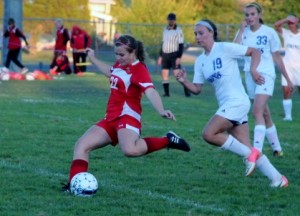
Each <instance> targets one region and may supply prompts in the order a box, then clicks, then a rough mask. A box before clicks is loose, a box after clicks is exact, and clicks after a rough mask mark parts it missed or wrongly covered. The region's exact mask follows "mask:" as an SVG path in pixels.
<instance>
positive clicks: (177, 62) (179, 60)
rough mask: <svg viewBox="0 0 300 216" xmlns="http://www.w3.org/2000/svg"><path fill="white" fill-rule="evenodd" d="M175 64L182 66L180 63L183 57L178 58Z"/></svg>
mask: <svg viewBox="0 0 300 216" xmlns="http://www.w3.org/2000/svg"><path fill="white" fill-rule="evenodd" d="M175 64H176V66H180V64H181V59H180V58H177V59H176V61H175Z"/></svg>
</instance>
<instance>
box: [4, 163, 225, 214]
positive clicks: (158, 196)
mask: <svg viewBox="0 0 300 216" xmlns="http://www.w3.org/2000/svg"><path fill="white" fill-rule="evenodd" d="M0 167H2V168H9V169H15V170H19V171H22V170H23V171H24V170H26V171H29V172H32V173H35V174H38V175H42V176H45V177H53V176H55V177H59V178H65V179H67V175H66V174H62V173H54V172H50V171H49V170H46V169H34V170H30V169H28V168H26V166H24V165H23V164H14V163H10V162H8V161H5V160H0ZM98 182H99V185H100V186H102V187H104V188H107V189H110V190H115V191H127V192H131V193H133V194H137V195H140V196H144V197H149V198H152V199H155V200H157V199H160V200H164V201H167V202H168V203H170V204H176V205H178V206H187V207H191V208H196V209H206V210H210V211H213V212H223V211H224V209H223V208H219V207H215V206H214V205H203V204H201V203H199V202H197V201H194V200H189V199H182V198H177V197H173V196H169V195H165V194H161V193H157V192H153V191H150V190H139V189H135V188H130V187H126V186H125V185H123V186H120V185H114V184H111V183H109V182H107V181H104V180H102V181H99V180H98Z"/></svg>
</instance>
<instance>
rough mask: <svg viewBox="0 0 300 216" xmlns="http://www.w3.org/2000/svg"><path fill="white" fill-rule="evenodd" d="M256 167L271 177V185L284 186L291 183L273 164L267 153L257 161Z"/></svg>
mask: <svg viewBox="0 0 300 216" xmlns="http://www.w3.org/2000/svg"><path fill="white" fill-rule="evenodd" d="M256 167H257V168H258V169H259V170H260V171H261V172H262V174H263V175H265V176H267V177H268V179H270V181H271V184H270V186H271V187H279V188H284V187H287V186H288V185H289V182H288V179H287V178H286V177H285V176H284V175H282V174H281V173H280V172H279V171H278V170H277V169H276V168H275V167H274V166H273V165H272V164H271V162H270V161H269V159H268V158H267V157H266V156H265V155H262V156H261V157H260V158H259V159H258V160H257V161H256Z"/></svg>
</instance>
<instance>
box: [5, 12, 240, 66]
mask: <svg viewBox="0 0 300 216" xmlns="http://www.w3.org/2000/svg"><path fill="white" fill-rule="evenodd" d="M54 21H55V19H46V18H26V19H24V20H23V33H24V34H25V35H26V37H27V39H28V42H29V45H30V50H29V53H25V52H23V55H22V61H23V62H24V63H25V64H27V65H28V64H32V65H39V67H40V68H41V67H43V68H48V65H49V64H50V62H51V60H52V56H53V50H54V43H55V34H56V29H55V24H54ZM63 24H64V27H65V28H67V29H68V30H69V32H70V33H71V29H72V27H73V26H74V25H77V26H79V27H80V28H82V29H84V30H85V31H87V32H88V34H89V35H90V36H91V38H92V48H93V49H95V52H96V53H97V54H98V55H100V56H101V57H102V59H104V60H106V61H107V62H113V61H114V53H113V42H114V36H115V34H116V32H117V33H118V34H120V35H122V34H130V35H133V36H134V37H135V38H136V39H138V40H140V41H142V42H143V44H144V46H145V50H146V53H147V59H148V61H152V63H153V61H155V60H156V59H157V57H158V54H159V49H160V45H161V40H162V31H163V28H164V27H165V25H166V24H145V23H144V24H142V23H112V22H103V21H97V22H95V21H84V20H74V19H64V20H63ZM178 25H179V26H180V27H181V28H182V29H183V32H184V37H185V48H186V52H187V53H188V54H190V55H197V54H198V53H197V52H196V53H194V51H195V50H197V49H196V48H195V47H197V45H196V44H195V41H194V33H193V27H194V25H186V24H180V23H178ZM0 26H1V27H2V26H3V20H0ZM217 27H218V35H219V40H221V41H232V40H233V37H234V35H235V33H236V31H237V29H238V27H239V26H238V25H231V24H227V25H217ZM2 32H3V29H2ZM1 36H2V34H1ZM2 39H3V38H1V43H0V45H1V47H2V45H3V43H2ZM193 48H195V49H193ZM67 54H68V56H69V58H70V61H72V58H71V57H72V55H71V48H70V46H69V47H68V53H67ZM1 58H3V57H2V56H1ZM4 58H5V57H4ZM0 60H1V62H2V59H0Z"/></svg>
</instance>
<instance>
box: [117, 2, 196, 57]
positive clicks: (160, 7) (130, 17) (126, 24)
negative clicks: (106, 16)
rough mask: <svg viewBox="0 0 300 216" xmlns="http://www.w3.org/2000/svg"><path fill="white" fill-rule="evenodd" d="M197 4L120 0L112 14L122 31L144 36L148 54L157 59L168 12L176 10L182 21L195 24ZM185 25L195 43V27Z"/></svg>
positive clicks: (191, 40) (188, 34)
mask: <svg viewBox="0 0 300 216" xmlns="http://www.w3.org/2000/svg"><path fill="white" fill-rule="evenodd" d="M197 7H198V6H197V5H195V0H176V1H170V0H169V1H167V0H165V1H161V0H131V4H130V7H128V6H127V5H126V4H125V3H124V1H123V0H116V5H115V6H113V7H112V15H113V16H114V17H115V18H116V19H117V22H118V25H117V29H118V31H119V32H121V33H123V34H132V35H134V36H135V37H136V38H137V39H140V40H141V39H142V41H143V43H144V45H145V47H146V49H147V53H148V54H149V55H150V56H151V57H153V58H157V57H158V54H159V49H160V44H161V39H162V30H163V27H164V26H165V25H166V23H167V21H166V17H167V15H168V13H170V12H174V13H176V15H177V23H178V24H181V23H185V24H193V23H194V22H195V18H196V17H195V14H196V12H197ZM153 24H156V25H153ZM181 26H182V25H181ZM182 27H183V31H184V34H185V41H186V42H193V41H194V37H193V35H192V34H191V32H192V27H191V26H186V27H185V26H182Z"/></svg>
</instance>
